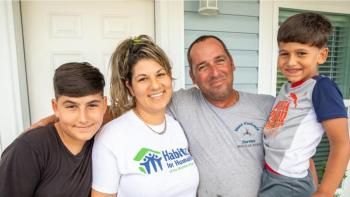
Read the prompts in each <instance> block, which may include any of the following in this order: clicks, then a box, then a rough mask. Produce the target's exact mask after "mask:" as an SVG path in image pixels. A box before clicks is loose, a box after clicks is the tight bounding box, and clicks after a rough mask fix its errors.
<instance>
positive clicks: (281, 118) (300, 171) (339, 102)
mask: <svg viewBox="0 0 350 197" xmlns="http://www.w3.org/2000/svg"><path fill="white" fill-rule="evenodd" d="M331 29H332V26H331V24H330V22H329V21H328V20H327V19H326V18H324V17H323V16H321V15H319V14H316V13H310V12H309V13H301V14H297V15H294V16H292V17H290V18H288V19H287V20H286V21H285V22H284V23H282V25H281V26H280V28H279V30H278V35H277V41H278V47H279V56H278V67H279V69H280V70H281V72H282V73H283V75H284V76H285V77H286V78H287V79H288V82H287V83H286V84H284V86H283V87H282V88H281V91H280V92H279V94H278V96H277V97H276V101H275V103H274V107H273V109H272V111H271V113H270V117H269V120H268V121H267V123H266V125H265V127H264V149H265V167H266V169H265V170H264V173H263V177H262V184H261V187H260V191H259V196H260V197H265V196H269V197H271V196H298V197H303V196H305V197H306V196H307V197H308V196H333V194H334V192H335V190H336V188H337V186H338V185H339V183H340V181H341V180H342V177H343V175H344V171H345V169H346V166H347V163H348V161H349V154H350V144H349V134H348V127H347V114H346V110H345V106H344V103H343V98H342V95H341V93H340V91H339V89H338V87H337V85H336V84H335V83H334V82H333V81H332V80H330V79H329V78H328V77H324V76H319V75H318V72H317V67H318V65H320V64H323V63H324V62H326V59H327V55H328V48H327V40H328V36H329V33H330V32H331ZM324 132H326V134H327V136H328V139H329V142H330V155H329V158H328V162H327V166H326V170H325V173H324V176H323V180H322V182H321V184H320V185H319V187H318V188H317V189H315V187H314V184H313V181H312V177H311V175H310V172H309V171H308V169H309V159H310V158H311V157H312V156H313V155H314V154H315V152H316V147H317V145H318V144H319V142H320V141H321V138H322V135H323V133H324ZM315 191H316V192H315Z"/></svg>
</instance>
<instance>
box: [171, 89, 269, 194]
mask: <svg viewBox="0 0 350 197" xmlns="http://www.w3.org/2000/svg"><path fill="white" fill-rule="evenodd" d="M273 101H274V98H273V97H272V96H268V95H257V94H250V93H244V92H239V101H238V102H237V103H236V104H235V105H233V106H232V107H229V108H225V109H221V108H217V107H215V106H214V105H212V104H211V103H209V102H208V101H207V100H206V99H205V98H204V97H203V95H202V94H201V92H200V90H199V89H198V88H191V89H189V90H179V91H177V92H175V93H174V95H173V98H172V102H171V103H170V104H169V107H168V111H169V112H170V114H172V115H173V116H174V117H175V118H176V119H177V120H178V121H179V122H180V124H181V125H182V127H183V129H184V131H185V133H186V136H187V139H188V142H189V149H190V152H191V154H192V156H193V158H194V160H195V162H196V164H197V167H198V169H199V176H200V184H199V188H198V196H200V197H202V196H203V197H204V196H210V197H211V196H215V197H217V196H220V197H227V196H243V197H253V196H257V193H258V189H259V186H260V178H261V174H262V169H263V158H264V157H263V145H262V128H263V127H264V125H265V122H266V120H267V118H268V115H269V113H270V110H271V107H272V104H273Z"/></svg>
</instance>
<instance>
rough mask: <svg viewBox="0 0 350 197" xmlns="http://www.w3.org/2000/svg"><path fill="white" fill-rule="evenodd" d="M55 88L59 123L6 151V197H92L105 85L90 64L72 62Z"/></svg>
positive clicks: (2, 171)
mask: <svg viewBox="0 0 350 197" xmlns="http://www.w3.org/2000/svg"><path fill="white" fill-rule="evenodd" d="M53 83H54V89H55V99H53V100H52V108H53V110H54V113H55V115H56V117H57V118H58V120H59V121H58V122H56V123H54V124H51V125H47V126H44V127H40V128H37V129H33V130H32V131H29V132H26V133H24V134H23V135H21V136H19V137H18V138H17V139H16V140H15V141H14V142H13V143H12V144H10V146H9V147H8V148H7V149H6V150H5V151H4V152H3V154H2V158H1V161H0V194H1V196H6V197H29V196H66V197H68V196H72V197H77V196H90V190H91V181H92V169H91V150H92V145H93V136H94V135H95V133H96V132H97V131H98V129H99V128H100V126H101V124H102V120H103V115H104V113H105V110H106V104H107V103H106V98H105V97H104V96H103V88H104V85H105V81H104V78H103V75H102V74H101V73H100V72H99V70H98V69H97V68H95V67H93V66H91V65H90V64H88V63H67V64H64V65H62V66H60V67H59V68H57V69H56V71H55V76H54V80H53Z"/></svg>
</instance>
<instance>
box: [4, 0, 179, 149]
mask: <svg viewBox="0 0 350 197" xmlns="http://www.w3.org/2000/svg"><path fill="white" fill-rule="evenodd" d="M154 6H155V9H154V10H155V13H154V14H155V21H154V23H155V41H156V42H157V43H158V44H159V45H160V46H161V47H162V48H163V49H164V51H165V52H166V53H167V54H168V56H169V58H170V59H171V62H172V65H173V72H172V73H173V76H174V78H175V79H176V80H174V89H175V90H177V89H180V88H184V87H185V73H184V72H185V68H184V44H183V43H184V2H183V1H164V0H155V1H154ZM0 10H1V16H2V18H1V20H0V29H3V30H4V32H5V33H4V34H1V35H0V43H2V46H4V48H3V50H4V51H5V52H6V53H5V55H4V57H2V58H1V60H0V63H1V65H4V66H1V75H3V76H7V77H9V80H7V81H5V82H4V83H1V87H3V88H1V89H2V90H4V89H5V90H8V91H5V92H2V95H6V97H0V103H3V104H5V105H4V108H3V110H2V112H1V113H2V114H3V115H1V117H2V116H3V117H2V119H1V122H0V123H1V128H0V153H1V152H2V151H3V149H4V148H5V147H6V146H7V145H8V144H9V143H11V142H12V141H13V140H14V139H15V138H16V137H17V136H18V134H19V133H21V132H22V131H23V129H25V128H27V127H28V126H29V125H30V124H31V121H30V106H29V97H28V84H27V77H26V65H25V54H24V46H23V33H22V21H21V8H20V1H0ZM9 101H11V102H9ZM5 113H6V114H5Z"/></svg>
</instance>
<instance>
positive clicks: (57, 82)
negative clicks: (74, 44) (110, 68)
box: [53, 62, 105, 99]
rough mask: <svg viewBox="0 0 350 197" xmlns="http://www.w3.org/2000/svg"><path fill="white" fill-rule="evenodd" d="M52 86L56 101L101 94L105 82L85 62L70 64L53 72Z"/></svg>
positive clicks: (101, 76) (94, 68) (99, 73)
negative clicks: (60, 97)
mask: <svg viewBox="0 0 350 197" xmlns="http://www.w3.org/2000/svg"><path fill="white" fill-rule="evenodd" d="M53 86H54V90H55V97H56V99H57V98H58V97H59V96H69V97H82V96H87V95H91V94H97V93H101V95H103V88H104V86H105V80H104V77H103V75H102V73H101V72H100V71H99V70H98V69H97V68H96V67H93V66H91V64H89V63H87V62H82V63H80V62H70V63H66V64H63V65H61V66H60V67H58V68H57V69H56V71H55V75H54V77H53Z"/></svg>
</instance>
